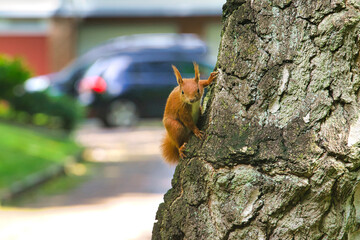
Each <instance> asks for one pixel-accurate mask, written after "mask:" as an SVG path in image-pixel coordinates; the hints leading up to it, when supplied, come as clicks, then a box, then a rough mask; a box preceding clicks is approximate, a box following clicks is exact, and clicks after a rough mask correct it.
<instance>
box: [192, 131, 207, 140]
mask: <svg viewBox="0 0 360 240" xmlns="http://www.w3.org/2000/svg"><path fill="white" fill-rule="evenodd" d="M194 134H195V136H196V137H197V138H199V139H201V140H204V135H205V134H204V132H203V131H200V130H197V131H195V132H194Z"/></svg>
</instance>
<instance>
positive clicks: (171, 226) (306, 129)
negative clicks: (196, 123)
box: [153, 0, 360, 240]
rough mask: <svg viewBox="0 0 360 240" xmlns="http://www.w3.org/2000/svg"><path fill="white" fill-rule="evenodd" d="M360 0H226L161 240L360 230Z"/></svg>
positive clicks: (323, 235) (336, 235)
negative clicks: (212, 64) (199, 112)
mask: <svg viewBox="0 0 360 240" xmlns="http://www.w3.org/2000/svg"><path fill="white" fill-rule="evenodd" d="M359 11H360V2H359V0H322V1H312V0H229V1H228V2H227V3H226V4H225V5H224V7H223V32H222V41H221V46H220V52H219V56H218V63H217V69H218V71H219V72H220V74H219V77H218V80H217V83H216V85H215V86H213V87H212V88H211V91H210V94H209V95H208V96H210V97H209V99H208V101H207V102H206V112H205V115H204V118H203V119H202V129H203V130H205V131H206V139H205V140H204V141H203V142H200V141H198V140H197V139H195V138H192V139H191V141H190V143H189V144H188V152H187V155H188V156H189V157H188V158H187V159H185V160H183V161H181V162H180V164H179V165H178V166H177V168H176V172H175V175H174V178H173V180H172V186H173V187H172V189H170V190H169V191H168V193H167V194H166V195H165V197H164V200H165V201H164V203H162V204H161V205H160V206H159V210H158V213H157V216H156V219H157V222H156V223H155V225H154V229H153V239H155V240H158V239H163V240H169V239H250V240H251V239H256V240H257V239H281V240H286V239H289V240H291V239H353V240H356V239H360V232H359V224H360V184H359V181H360V175H359V172H360V72H359V64H360V56H359V47H360V13H359Z"/></svg>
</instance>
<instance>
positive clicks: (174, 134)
mask: <svg viewBox="0 0 360 240" xmlns="http://www.w3.org/2000/svg"><path fill="white" fill-rule="evenodd" d="M163 123H164V126H165V129H166V131H167V133H168V136H169V137H170V138H171V140H172V141H173V142H174V144H175V146H176V147H177V149H179V155H180V157H184V156H185V154H184V153H183V151H184V149H185V145H186V144H185V143H186V142H187V141H188V140H189V134H190V130H188V129H187V128H186V127H185V126H184V125H183V124H182V123H180V122H179V121H177V120H175V119H171V118H166V119H164V121H163Z"/></svg>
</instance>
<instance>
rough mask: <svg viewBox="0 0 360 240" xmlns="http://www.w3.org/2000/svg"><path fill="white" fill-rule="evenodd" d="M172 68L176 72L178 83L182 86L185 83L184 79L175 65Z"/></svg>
mask: <svg viewBox="0 0 360 240" xmlns="http://www.w3.org/2000/svg"><path fill="white" fill-rule="evenodd" d="M171 67H172V68H173V70H174V74H175V77H176V81H177V82H178V84H179V85H181V84H182V83H183V79H182V77H181V74H180V72H179V70H178V69H177V68H176V67H175V66H174V65H171Z"/></svg>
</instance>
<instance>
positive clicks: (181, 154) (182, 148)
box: [179, 143, 186, 159]
mask: <svg viewBox="0 0 360 240" xmlns="http://www.w3.org/2000/svg"><path fill="white" fill-rule="evenodd" d="M185 147H186V143H184V144H183V145H182V146H181V147H180V148H179V156H180V158H181V159H184V158H186V154H185V153H184V151H185Z"/></svg>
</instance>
